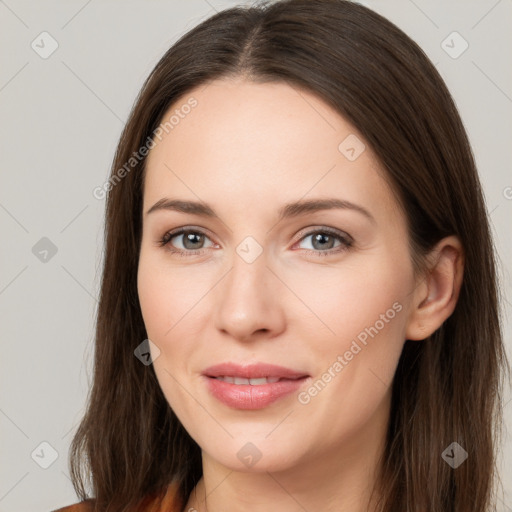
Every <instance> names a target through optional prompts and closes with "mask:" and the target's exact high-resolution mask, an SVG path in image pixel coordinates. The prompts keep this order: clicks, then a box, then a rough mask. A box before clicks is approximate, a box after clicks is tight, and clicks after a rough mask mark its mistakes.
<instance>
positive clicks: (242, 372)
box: [203, 362, 309, 379]
mask: <svg viewBox="0 0 512 512" xmlns="http://www.w3.org/2000/svg"><path fill="white" fill-rule="evenodd" d="M203 375H206V376H207V377H227V376H229V377H240V378H243V379H260V378H262V377H279V378H284V379H300V378H301V377H308V376H309V375H308V374H307V373H304V372H301V371H297V370H292V369H291V368H285V367H284V366H277V365H275V364H267V363H252V364H247V365H240V364H236V363H231V362H228V363H221V364H216V365H214V366H210V367H209V368H207V369H206V370H204V372H203Z"/></svg>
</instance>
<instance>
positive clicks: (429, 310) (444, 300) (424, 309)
mask: <svg viewBox="0 0 512 512" xmlns="http://www.w3.org/2000/svg"><path fill="white" fill-rule="evenodd" d="M429 261H430V262H431V264H430V266H429V269H428V270H427V271H426V273H425V275H424V276H423V278H422V280H421V282H420V283H419V284H418V285H417V287H416V289H415V291H414V298H413V301H412V308H413V309H412V310H411V311H410V314H409V319H408V325H407V328H406V332H405V336H406V339H409V340H424V339H425V338H427V337H428V336H430V335H431V334H433V333H434V332H435V331H436V330H437V329H439V327H441V325H442V324H443V322H444V321H445V320H446V319H447V318H448V317H449V316H450V315H451V314H452V313H453V311H454V309H455V306H456V305H457V300H458V298H459V293H460V288H461V286H462V278H463V273H464V251H463V248H462V244H461V243H460V240H459V239H458V238H457V237H456V236H449V237H446V238H443V239H442V240H441V241H440V242H439V243H438V244H437V245H436V247H435V248H434V249H433V250H432V252H431V253H430V254H429Z"/></svg>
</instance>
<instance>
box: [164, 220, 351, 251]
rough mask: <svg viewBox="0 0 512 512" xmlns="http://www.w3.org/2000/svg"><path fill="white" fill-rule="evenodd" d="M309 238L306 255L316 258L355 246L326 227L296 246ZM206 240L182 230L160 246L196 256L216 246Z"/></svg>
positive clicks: (168, 235) (196, 232) (194, 231)
mask: <svg viewBox="0 0 512 512" xmlns="http://www.w3.org/2000/svg"><path fill="white" fill-rule="evenodd" d="M308 238H311V242H310V246H311V247H312V249H307V248H306V249H305V250H306V254H311V255H314V256H327V255H332V254H337V253H340V252H342V251H346V250H347V249H349V248H350V247H351V246H352V244H353V240H352V238H351V237H350V236H349V235H347V234H346V233H343V232H341V231H338V230H335V229H332V228H327V227H324V228H321V229H317V230H315V231H309V232H308V233H306V234H304V235H303V236H302V238H301V239H300V240H299V242H297V243H296V244H295V245H299V244H300V242H303V241H305V240H307V239H308ZM174 239H177V240H180V239H181V242H178V244H177V245H178V247H177V246H176V243H172V240H174ZM205 240H210V238H209V237H208V236H207V235H206V234H205V233H203V232H202V231H200V230H197V229H192V228H180V229H178V230H176V231H169V232H167V233H165V235H164V236H163V237H162V238H161V239H160V240H158V245H159V246H162V247H163V246H166V247H167V248H168V250H169V251H171V252H172V253H175V254H179V255H181V256H196V255H199V254H202V252H203V251H204V249H207V248H209V247H213V246H214V245H215V244H214V243H213V242H211V240H210V245H208V246H205V245H204V244H205ZM336 243H337V245H336ZM180 246H181V247H180Z"/></svg>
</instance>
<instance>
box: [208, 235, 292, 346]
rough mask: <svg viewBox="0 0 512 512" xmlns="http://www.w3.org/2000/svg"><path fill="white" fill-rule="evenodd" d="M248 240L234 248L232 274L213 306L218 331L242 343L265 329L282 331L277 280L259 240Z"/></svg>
mask: <svg viewBox="0 0 512 512" xmlns="http://www.w3.org/2000/svg"><path fill="white" fill-rule="evenodd" d="M247 238H250V237H247ZM247 238H246V239H244V240H243V241H242V242H241V243H240V244H239V245H238V246H237V247H236V248H235V252H234V254H233V258H232V265H231V270H230V271H229V273H228V275H227V276H226V278H225V280H223V281H224V282H223V284H222V286H221V288H220V293H219V294H217V296H216V300H215V302H216V303H215V306H214V307H215V311H216V312H215V319H216V320H215V321H216V324H217V325H216V327H217V328H218V329H220V330H223V331H226V332H229V333H230V334H231V335H233V336H234V337H236V338H239V339H248V338H250V336H251V335H252V334H253V333H254V332H256V331H259V330H262V329H264V330H268V331H274V330H276V329H279V328H280V326H281V322H282V320H283V318H282V311H281V310H280V308H279V305H278V303H277V294H276V292H275V289H274V287H275V284H276V283H272V280H273V279H274V280H275V277H274V276H273V275H272V272H271V271H270V270H269V268H267V265H268V263H269V261H268V258H267V252H266V251H264V249H263V247H262V246H261V245H260V244H259V243H258V242H256V240H254V239H252V240H251V239H247Z"/></svg>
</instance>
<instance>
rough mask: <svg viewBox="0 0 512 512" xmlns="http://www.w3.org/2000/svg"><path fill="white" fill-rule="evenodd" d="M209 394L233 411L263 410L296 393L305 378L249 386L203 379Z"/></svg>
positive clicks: (208, 378)
mask: <svg viewBox="0 0 512 512" xmlns="http://www.w3.org/2000/svg"><path fill="white" fill-rule="evenodd" d="M205 378H206V381H207V382H206V384H207V386H208V389H209V390H210V393H211V394H212V395H213V396H214V397H215V398H217V400H220V401H221V402H222V403H224V404H226V405H227V406H228V407H233V408H235V409H263V408H264V407H267V406H268V405H270V404H272V403H273V402H276V401H277V400H279V399H280V398H284V397H285V396H287V395H289V394H290V393H293V392H294V391H297V389H299V388H300V387H301V386H302V385H303V384H304V381H305V380H306V379H307V377H303V378H301V379H295V380H287V379H284V380H280V381H278V382H273V383H270V384H261V385H257V386H251V385H250V384H231V383H229V382H224V381H222V380H219V379H215V378H213V377H205Z"/></svg>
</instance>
